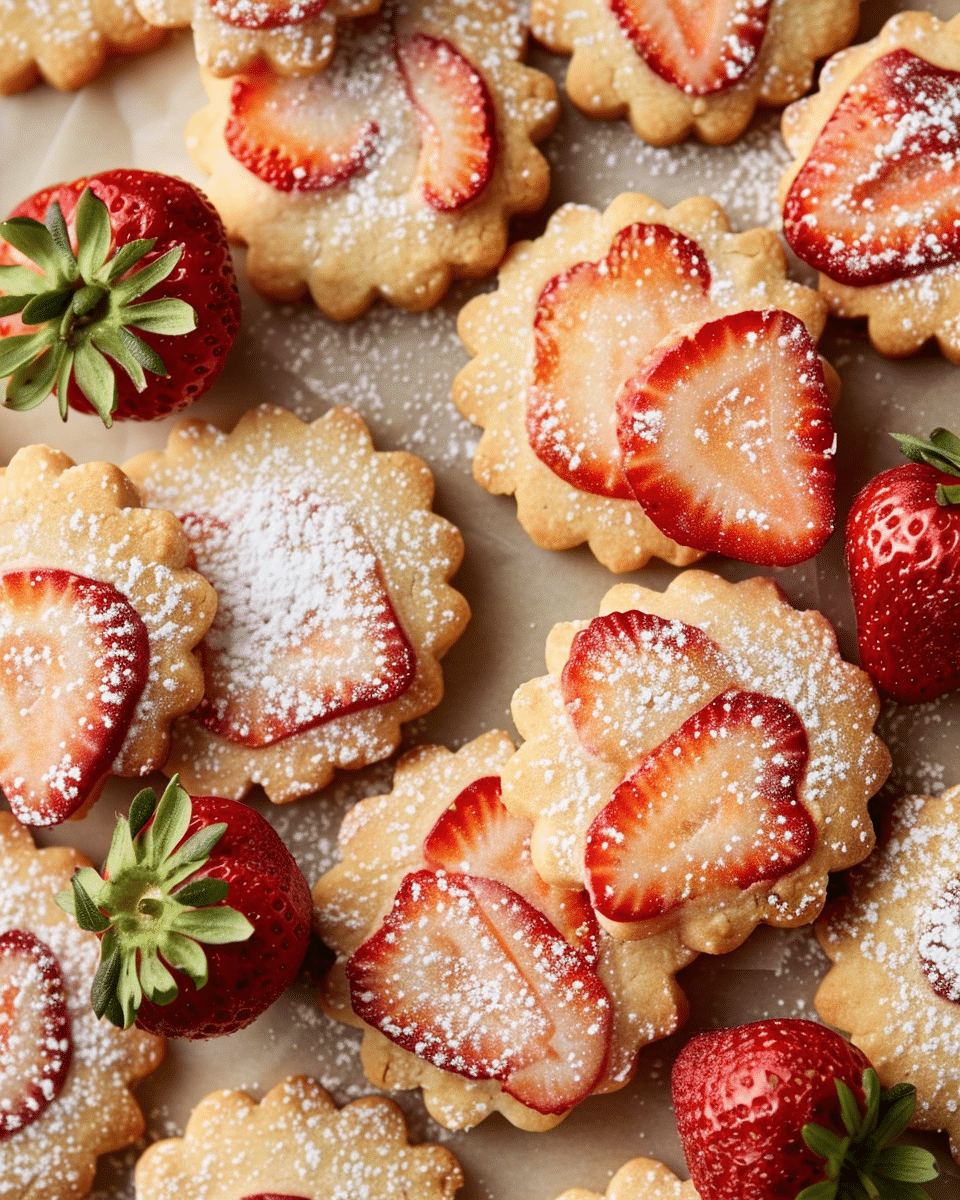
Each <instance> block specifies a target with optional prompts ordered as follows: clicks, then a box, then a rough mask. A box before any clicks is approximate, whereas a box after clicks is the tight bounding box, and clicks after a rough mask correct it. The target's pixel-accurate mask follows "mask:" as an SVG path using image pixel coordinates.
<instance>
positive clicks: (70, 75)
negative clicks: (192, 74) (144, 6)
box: [0, 0, 163, 96]
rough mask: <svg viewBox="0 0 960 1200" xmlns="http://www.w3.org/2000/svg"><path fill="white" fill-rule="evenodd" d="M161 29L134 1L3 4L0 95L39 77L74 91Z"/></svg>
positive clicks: (13, 0)
mask: <svg viewBox="0 0 960 1200" xmlns="http://www.w3.org/2000/svg"><path fill="white" fill-rule="evenodd" d="M162 37H163V30H162V29H156V28H155V27H154V26H153V25H151V24H149V23H148V22H147V21H145V20H144V19H143V17H141V16H140V14H139V13H138V12H137V10H136V7H135V6H134V3H133V0H85V2H84V3H82V4H77V3H73V2H72V0H39V2H37V0H4V3H3V4H2V5H0V96H12V95H14V94H15V93H17V92H23V91H25V90H26V89H27V88H28V87H30V86H31V85H32V84H34V83H36V82H37V80H38V79H45V80H46V81H47V83H50V84H52V85H53V86H54V87H55V88H59V89H60V90H61V91H62V92H72V91H74V90H75V89H76V88H81V87H83V85H84V84H85V83H89V82H90V80H91V79H92V78H93V77H94V75H96V74H97V72H98V71H99V70H100V68H101V67H102V66H103V64H104V62H105V61H106V59H107V58H108V57H109V56H110V55H113V54H141V53H143V52H144V51H146V50H150V49H152V47H154V46H155V45H156V44H157V42H159V41H160V40H161V38H162Z"/></svg>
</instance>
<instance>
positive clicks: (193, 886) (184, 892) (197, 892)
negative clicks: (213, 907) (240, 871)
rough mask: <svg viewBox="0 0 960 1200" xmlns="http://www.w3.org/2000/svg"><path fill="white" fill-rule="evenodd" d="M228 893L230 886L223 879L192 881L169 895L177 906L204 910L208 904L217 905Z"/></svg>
mask: <svg viewBox="0 0 960 1200" xmlns="http://www.w3.org/2000/svg"><path fill="white" fill-rule="evenodd" d="M229 893H230V884H229V883H227V881H226V880H225V879H209V878H207V879H194V880H192V881H191V882H190V883H187V884H184V886H183V887H182V888H180V889H179V890H178V891H175V892H171V893H170V895H171V896H172V897H173V899H174V900H176V902H177V903H178V904H183V905H184V906H187V907H190V908H205V907H206V906H207V905H208V904H219V903H220V901H221V900H226V898H227V896H228V895H229Z"/></svg>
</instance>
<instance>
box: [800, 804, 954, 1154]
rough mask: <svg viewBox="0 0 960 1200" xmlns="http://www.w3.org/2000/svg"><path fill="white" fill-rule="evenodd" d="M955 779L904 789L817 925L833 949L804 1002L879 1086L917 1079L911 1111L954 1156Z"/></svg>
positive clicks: (915, 1121) (917, 1123)
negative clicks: (843, 1033) (950, 784)
mask: <svg viewBox="0 0 960 1200" xmlns="http://www.w3.org/2000/svg"><path fill="white" fill-rule="evenodd" d="M958 821H960V788H957V787H955V788H952V789H951V790H950V791H948V792H945V793H944V794H943V795H942V796H940V797H938V798H936V799H934V798H931V797H929V796H906V797H904V798H903V799H901V800H898V801H897V802H896V803H895V805H894V806H893V808H892V810H891V811H890V813H889V819H888V821H887V822H886V832H885V835H884V837H883V838H882V840H881V845H880V847H879V848H878V849H877V850H876V851H875V853H874V854H872V855H871V856H870V858H868V859H867V861H866V862H865V863H863V864H862V865H861V866H859V867H858V868H857V869H856V870H855V871H853V872H851V875H850V880H849V894H848V895H847V896H845V897H844V898H843V899H842V900H840V901H838V902H837V903H836V904H835V905H832V906H831V907H830V908H829V909H828V910H827V912H826V913H825V914H824V917H823V919H822V920H821V921H820V922H819V923H818V925H817V935H818V937H819V939H820V944H821V945H822V946H823V948H824V950H825V951H826V952H827V954H828V955H829V956H830V958H831V959H832V960H833V964H834V965H833V967H832V968H831V969H830V971H828V973H827V975H826V977H825V978H824V980H823V983H822V984H821V985H820V990H819V991H818V992H817V995H816V999H815V1003H816V1007H817V1012H818V1013H819V1014H820V1016H821V1017H822V1018H823V1019H824V1020H825V1021H828V1022H829V1023H830V1024H832V1025H836V1026H837V1027H838V1028H840V1029H845V1030H849V1033H850V1038H851V1040H852V1041H853V1042H854V1043H855V1044H856V1045H858V1046H859V1047H860V1048H861V1049H862V1050H863V1051H864V1053H865V1054H866V1055H867V1057H868V1058H869V1059H870V1061H871V1062H872V1063H873V1065H874V1066H875V1067H876V1070H877V1074H878V1075H879V1076H880V1081H881V1083H882V1084H883V1086H884V1087H892V1086H893V1084H894V1083H897V1082H901V1081H904V1082H906V1083H912V1084H913V1085H914V1086H915V1087H916V1089H917V1107H916V1110H915V1112H914V1116H913V1120H912V1121H911V1122H910V1123H911V1125H913V1126H914V1127H915V1128H917V1129H936V1130H941V1129H943V1130H946V1131H947V1132H948V1133H949V1135H950V1148H951V1150H952V1152H953V1156H954V1158H956V1159H957V1161H958V1162H960V844H958V841H957V825H958Z"/></svg>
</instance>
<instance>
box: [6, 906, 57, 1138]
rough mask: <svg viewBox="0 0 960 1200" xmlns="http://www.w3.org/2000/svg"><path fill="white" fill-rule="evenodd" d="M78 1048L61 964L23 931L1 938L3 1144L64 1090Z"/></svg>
mask: <svg viewBox="0 0 960 1200" xmlns="http://www.w3.org/2000/svg"><path fill="white" fill-rule="evenodd" d="M72 1054H73V1043H72V1041H71V1039H70V1014H69V1013H68V1011H67V997H66V993H65V992H64V987H63V975H62V974H61V972H60V964H59V963H58V962H57V959H56V956H55V955H54V953H53V951H52V950H51V949H50V947H49V946H48V945H47V944H46V943H45V942H41V941H40V939H39V938H38V937H35V936H34V935H33V934H32V933H30V932H28V931H26V930H23V929H10V930H8V931H7V932H6V933H3V934H0V1141H3V1140H4V1139H6V1138H9V1137H12V1136H13V1135H14V1134H16V1133H19V1132H20V1130H21V1129H24V1128H26V1126H28V1125H31V1124H33V1122H34V1121H35V1120H36V1119H37V1118H38V1117H39V1116H42V1114H43V1112H44V1111H45V1110H46V1108H47V1107H48V1106H49V1105H50V1104H51V1103H52V1102H53V1101H54V1100H56V1098H57V1096H59V1095H60V1092H61V1091H62V1090H63V1085H64V1083H65V1082H66V1078H67V1071H68V1070H69V1069H70V1059H71V1056H72Z"/></svg>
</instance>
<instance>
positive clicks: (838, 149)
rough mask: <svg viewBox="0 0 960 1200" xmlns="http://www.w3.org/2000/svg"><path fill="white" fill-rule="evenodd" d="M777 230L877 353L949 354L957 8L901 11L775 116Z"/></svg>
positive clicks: (959, 283)
mask: <svg viewBox="0 0 960 1200" xmlns="http://www.w3.org/2000/svg"><path fill="white" fill-rule="evenodd" d="M783 136H784V140H785V141H786V143H787V146H788V147H789V148H790V150H791V151H792V153H793V154H794V155H795V161H794V163H793V165H792V166H791V167H790V169H789V170H788V171H787V172H786V174H785V175H784V177H783V180H782V182H781V187H780V192H781V200H782V203H783V225H784V233H785V235H786V238H787V240H788V241H789V242H790V244H791V245H792V246H793V248H794V250H795V251H796V252H797V254H798V255H799V256H800V258H802V259H804V260H805V261H806V262H808V263H809V264H810V265H811V266H813V267H815V268H816V269H817V270H818V271H820V273H821V274H820V291H821V293H822V294H823V296H824V298H825V299H826V300H827V302H828V304H829V305H830V309H831V311H832V312H834V313H836V314H837V315H838V316H841V317H867V318H868V327H869V332H870V338H871V341H872V342H873V344H874V345H875V346H876V348H877V349H878V350H879V351H880V352H881V353H882V354H890V355H905V354H912V353H913V352H914V351H916V350H918V349H919V348H920V347H921V346H922V345H923V343H924V342H926V341H927V340H928V339H929V338H936V340H937V342H938V343H939V345H940V348H941V350H942V351H943V353H944V354H945V355H946V356H947V358H949V359H950V360H951V361H952V362H956V363H960V222H958V219H957V194H958V188H960V16H958V17H954V18H953V20H952V21H949V22H941V21H938V20H937V19H936V17H933V16H931V15H930V14H929V13H919V12H911V13H901V14H899V15H898V16H896V17H893V18H892V19H891V20H890V21H888V22H887V24H886V25H885V26H884V28H883V30H882V32H881V33H880V34H879V36H878V37H875V38H874V39H873V40H872V41H870V42H866V43H864V44H863V45H861V46H855V47H853V48H852V49H850V50H848V51H846V52H845V53H843V54H838V55H837V56H836V57H835V58H832V59H831V60H830V61H829V62H828V63H827V64H826V66H825V67H824V69H823V72H822V73H821V75H820V90H819V91H818V92H817V93H816V94H815V95H813V96H811V97H809V99H806V100H801V101H799V102H798V103H797V104H794V105H792V106H791V107H790V108H788V109H787V111H786V112H785V113H784V115H783Z"/></svg>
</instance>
